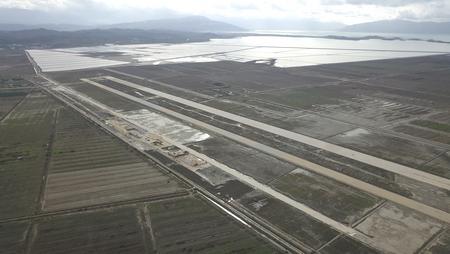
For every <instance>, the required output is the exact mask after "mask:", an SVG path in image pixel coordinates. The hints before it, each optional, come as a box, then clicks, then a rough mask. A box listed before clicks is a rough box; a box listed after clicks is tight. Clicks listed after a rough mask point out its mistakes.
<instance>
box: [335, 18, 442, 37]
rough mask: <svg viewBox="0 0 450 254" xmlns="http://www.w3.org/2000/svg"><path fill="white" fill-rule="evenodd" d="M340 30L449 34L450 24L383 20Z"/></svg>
mask: <svg viewBox="0 0 450 254" xmlns="http://www.w3.org/2000/svg"><path fill="white" fill-rule="evenodd" d="M342 30H343V31H345V32H362V33H409V34H450V22H441V23H439V22H413V21H405V20H383V21H376V22H369V23H362V24H356V25H351V26H347V27H345V28H343V29H342Z"/></svg>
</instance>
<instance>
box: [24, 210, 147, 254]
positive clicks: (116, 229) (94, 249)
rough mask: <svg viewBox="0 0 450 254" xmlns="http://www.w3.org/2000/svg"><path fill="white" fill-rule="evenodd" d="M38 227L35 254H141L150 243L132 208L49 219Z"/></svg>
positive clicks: (36, 226) (37, 222)
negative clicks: (144, 236) (146, 242)
mask: <svg viewBox="0 0 450 254" xmlns="http://www.w3.org/2000/svg"><path fill="white" fill-rule="evenodd" d="M34 227H35V233H34V234H33V235H32V236H31V237H33V240H32V245H31V247H30V249H31V253H32V254H57V253H67V254H81V253H96V254H115V253H117V254H118V253H127V254H141V253H145V252H146V247H145V243H144V240H145V241H148V239H144V238H143V234H142V229H141V225H140V224H139V221H138V218H137V212H136V210H135V209H134V208H132V207H125V208H118V209H110V210H101V211H97V212H87V213H80V214H72V215H63V216H57V217H53V218H46V219H42V220H38V221H36V222H35V223H34Z"/></svg>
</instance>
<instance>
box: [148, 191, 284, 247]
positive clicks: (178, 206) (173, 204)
mask: <svg viewBox="0 0 450 254" xmlns="http://www.w3.org/2000/svg"><path fill="white" fill-rule="evenodd" d="M147 207H148V210H149V213H150V219H151V227H152V229H153V234H154V237H155V242H156V249H157V250H158V253H217V254H219V253H258V254H260V253H261V254H262V253H277V251H276V250H275V249H273V248H272V247H271V246H269V245H267V244H266V243H264V242H262V241H261V240H260V239H258V238H257V237H256V236H254V235H252V234H250V233H249V232H248V231H247V230H246V229H244V228H242V227H240V226H238V225H237V224H236V223H233V222H231V221H230V218H228V217H226V216H224V215H223V214H222V213H220V212H219V211H218V210H215V209H213V208H211V207H210V206H208V205H207V204H206V203H205V202H204V201H202V200H200V199H197V198H185V199H178V200H168V201H163V202H158V203H152V204H149V205H148V206H147Z"/></svg>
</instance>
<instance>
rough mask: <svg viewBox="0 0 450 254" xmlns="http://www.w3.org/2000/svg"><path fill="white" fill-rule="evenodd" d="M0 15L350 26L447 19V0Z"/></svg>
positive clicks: (95, 4)
mask: <svg viewBox="0 0 450 254" xmlns="http://www.w3.org/2000/svg"><path fill="white" fill-rule="evenodd" d="M0 14H1V15H0V23H10V24H11V23H17V24H49V23H53V24H77V25H102V24H113V23H123V22H134V21H142V20H151V19H164V18H176V17H183V16H191V15H198V16H205V17H208V18H211V19H215V20H219V21H225V22H230V23H233V24H236V25H241V26H242V25H243V24H252V23H253V24H258V23H263V22H268V21H269V22H278V23H283V22H284V23H285V24H290V23H301V22H303V23H305V22H306V23H307V22H310V23H314V22H320V23H326V24H329V25H339V24H343V25H351V24H357V23H364V22H372V21H378V20H390V19H402V20H410V21H434V22H446V21H450V0H431V1H429V0H428V1H427V0H384V1H377V2H376V3H373V1H369V0H265V1H259V0H239V1H238V0H230V1H206V0H196V1H193V0H191V1H181V0H167V1H159V0H149V1H145V0H108V1H107V0H4V1H1V2H0ZM21 15H26V16H27V19H23V18H22V17H21Z"/></svg>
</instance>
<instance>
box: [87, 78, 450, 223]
mask: <svg viewBox="0 0 450 254" xmlns="http://www.w3.org/2000/svg"><path fill="white" fill-rule="evenodd" d="M82 81H83V82H87V83H89V84H91V85H94V86H96V87H99V88H101V89H104V90H106V91H109V92H112V93H115V94H117V95H120V96H122V97H124V98H127V99H129V100H131V101H135V102H138V103H140V104H142V105H145V106H147V107H150V108H152V109H154V110H157V111H159V112H161V113H164V114H166V115H169V116H172V117H174V118H177V119H180V120H182V121H185V122H189V123H192V124H194V125H196V126H199V127H201V128H204V129H207V130H210V131H212V132H214V133H217V134H219V135H222V136H225V137H227V138H229V139H232V140H234V141H237V142H239V143H242V144H244V145H247V146H249V147H252V148H255V149H257V150H260V151H262V152H265V153H267V154H270V155H273V156H275V157H277V158H280V159H282V160H285V161H288V162H291V163H293V164H295V165H298V166H300V167H302V168H305V169H309V170H311V171H313V172H315V173H318V174H321V175H324V176H326V177H329V178H332V179H335V180H336V181H339V182H341V183H344V184H347V185H349V186H352V187H355V188H357V189H360V190H363V191H365V192H367V193H370V194H373V195H375V196H378V197H381V198H384V199H387V200H390V201H392V202H394V203H397V204H400V205H403V206H405V207H408V208H410V209H413V210H415V211H418V212H420V213H423V214H426V215H428V216H430V217H433V218H435V219H438V220H440V221H443V222H446V223H450V214H449V213H446V212H444V211H442V210H439V209H436V208H433V207H430V206H427V205H425V204H422V203H420V202H417V201H415V200H412V199H409V198H406V197H404V196H401V195H399V194H396V193H393V192H390V191H387V190H385V189H382V188H379V187H376V186H373V185H371V184H368V183H366V182H363V181H360V180H358V179H355V178H352V177H349V176H347V175H344V174H341V173H338V172H336V171H334V170H331V169H328V168H325V167H323V166H320V165H318V164H315V163H312V162H310V161H307V160H304V159H301V158H298V157H296V156H294V155H291V154H288V153H286V152H283V151H280V150H277V149H274V148H272V147H269V146H267V145H263V144H261V143H258V142H256V141H253V140H250V139H247V138H245V137H242V136H239V135H237V134H234V133H231V132H229V131H226V130H223V129H220V128H217V127H215V126H212V125H210V124H207V123H204V122H202V121H199V120H196V119H194V118H191V117H188V116H185V115H183V114H180V113H178V112H175V111H172V110H169V109H166V108H164V107H161V106H158V105H155V104H153V103H150V102H148V101H145V100H142V99H139V98H137V97H134V96H131V95H129V94H126V93H124V92H121V91H118V90H116V89H113V88H110V87H108V86H105V85H102V84H100V83H97V82H94V81H92V80H89V79H82ZM244 182H245V179H244ZM255 184H261V183H259V182H256V181H255V182H252V183H251V185H252V186H254V187H255V188H258V189H261V190H263V191H264V188H261V187H263V186H260V187H258V186H255ZM268 194H270V193H268ZM270 195H272V194H270ZM291 200H292V199H291ZM282 201H283V200H282ZM294 202H295V201H294ZM297 203H298V202H297ZM288 204H289V203H288ZM289 205H292V204H289ZM294 207H295V206H294ZM297 208H298V207H297ZM302 211H303V210H302ZM304 212H306V211H304ZM312 216H313V215H312ZM317 219H319V220H320V218H317ZM328 219H329V218H328ZM321 221H322V220H321ZM322 222H324V223H326V224H328V225H330V223H327V222H326V221H322ZM330 226H332V225H330ZM338 230H340V231H342V232H345V231H343V230H341V229H338Z"/></svg>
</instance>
